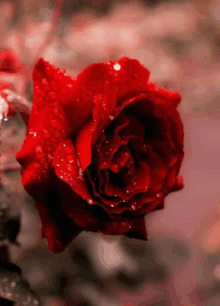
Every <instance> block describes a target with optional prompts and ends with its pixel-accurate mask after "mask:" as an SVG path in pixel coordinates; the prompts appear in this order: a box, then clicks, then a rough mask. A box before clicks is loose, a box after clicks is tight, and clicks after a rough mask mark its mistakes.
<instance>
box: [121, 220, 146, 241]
mask: <svg viewBox="0 0 220 306" xmlns="http://www.w3.org/2000/svg"><path fill="white" fill-rule="evenodd" d="M124 235H125V236H127V237H129V238H136V239H141V240H147V239H148V237H147V231H146V226H145V219H144V217H142V218H138V219H136V220H135V221H133V223H132V227H131V229H130V230H129V231H128V232H127V233H125V234H124Z"/></svg>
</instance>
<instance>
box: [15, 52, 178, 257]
mask: <svg viewBox="0 0 220 306" xmlns="http://www.w3.org/2000/svg"><path fill="white" fill-rule="evenodd" d="M148 79H149V71H148V70H147V69H146V68H145V67H143V66H142V65H141V64H140V63H139V62H138V61H137V60H133V59H128V58H122V59H120V60H119V61H118V62H112V61H107V62H104V63H98V64H92V65H90V66H89V67H87V68H86V69H85V70H84V71H83V72H82V73H80V74H79V75H78V77H77V78H76V79H73V78H71V77H70V76H68V75H67V74H66V73H65V71H63V70H62V69H58V68H56V67H54V66H52V65H51V64H49V63H48V62H46V61H44V60H43V59H40V60H39V61H38V63H37V64H36V66H35V68H34V72H33V80H34V101H33V107H32V112H31V115H30V119H29V123H28V129H27V135H26V139H25V141H24V144H23V147H22V149H21V151H20V152H19V153H18V154H17V156H16V158H17V160H18V162H19V163H20V164H21V166H22V183H23V185H24V188H25V189H26V190H27V192H28V193H29V194H30V195H31V196H32V197H33V198H34V200H35V202H36V205H37V208H38V210H39V215H40V218H41V222H42V237H44V238H47V240H48V245H49V248H50V250H52V251H53V252H57V253H59V252H62V251H63V250H64V249H65V248H66V247H67V246H68V245H69V243H70V242H71V241H72V239H74V238H75V237H76V236H77V235H78V234H79V233H80V232H81V231H83V230H87V231H93V232H101V233H103V234H105V235H119V234H124V235H126V236H128V237H131V238H138V239H144V240H146V239H147V233H146V229H145V220H144V216H145V215H146V214H147V213H150V212H151V211H153V210H156V209H162V208H163V207H164V198H165V196H166V195H167V194H168V193H170V192H172V191H175V190H179V189H181V188H182V187H183V183H182V179H181V177H178V173H179V170H180V166H181V163H182V159H183V124H182V121H181V118H180V116H179V113H178V111H177V109H176V108H177V105H178V104H179V102H180V99H181V98H180V95H179V94H178V93H176V92H173V91H168V90H165V89H159V88H157V87H156V86H155V85H154V84H152V83H149V81H148Z"/></svg>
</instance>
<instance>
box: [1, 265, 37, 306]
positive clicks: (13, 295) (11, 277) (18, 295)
mask: <svg viewBox="0 0 220 306" xmlns="http://www.w3.org/2000/svg"><path fill="white" fill-rule="evenodd" d="M5 275H7V276H5ZM0 297H2V298H4V299H6V300H9V301H12V302H14V303H15V305H17V306H39V305H40V302H39V300H38V299H37V298H36V296H34V295H33V293H32V291H31V289H30V287H29V285H28V283H27V282H26V281H24V280H23V279H22V278H21V276H20V275H18V274H17V273H11V272H8V273H7V271H6V270H5V269H4V270H2V271H1V273H0Z"/></svg>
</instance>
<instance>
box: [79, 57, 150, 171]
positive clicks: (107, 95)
mask: <svg viewBox="0 0 220 306" xmlns="http://www.w3.org/2000/svg"><path fill="white" fill-rule="evenodd" d="M149 75H150V73H149V71H148V70H147V69H146V68H144V67H143V66H142V65H141V64H140V63H139V62H138V61H137V60H131V59H129V58H126V57H124V58H122V59H121V60H120V61H119V62H118V63H115V62H111V61H108V62H105V63H101V64H92V65H90V66H89V67H88V68H86V69H85V70H84V71H83V72H82V73H80V74H79V75H78V77H77V79H76V84H77V85H76V90H77V92H79V93H81V96H79V98H78V99H79V100H82V101H83V103H84V101H85V103H86V105H87V104H89V101H91V100H92V99H93V98H92V97H93V96H95V100H93V101H94V104H95V107H94V109H93V117H92V118H91V120H93V122H94V123H93V124H92V122H91V123H90V124H89V128H88V129H87V130H85V129H86V128H84V131H83V132H81V133H83V135H86V134H87V135H88V138H87V141H86V144H85V143H84V141H83V136H82V135H81V133H80V135H79V136H78V140H77V149H76V150H77V152H83V151H84V150H85V152H88V154H87V155H86V156H80V158H79V160H80V164H81V166H82V170H84V169H85V168H86V167H87V166H88V165H89V164H90V161H91V145H92V143H93V142H95V141H96V140H97V138H98V136H99V135H100V133H101V131H102V130H103V129H104V128H105V127H106V125H107V124H109V122H111V120H112V119H113V117H112V116H111V114H112V113H113V110H114V108H115V105H116V102H117V100H120V97H123V95H124V94H125V93H126V92H127V91H128V86H129V91H130V92H140V91H145V90H147V83H148V79H149ZM91 95H92V96H91ZM102 99H103V100H102ZM116 99H117V100H116ZM100 106H101V108H100ZM97 113H98V116H97ZM96 117H98V118H99V119H100V118H101V119H102V120H101V121H100V120H99V122H97V120H96Z"/></svg>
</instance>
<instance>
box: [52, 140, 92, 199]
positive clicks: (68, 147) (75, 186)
mask: <svg viewBox="0 0 220 306" xmlns="http://www.w3.org/2000/svg"><path fill="white" fill-rule="evenodd" d="M53 166H54V168H55V172H56V175H57V177H59V178H60V179H61V180H62V181H64V182H66V183H67V184H68V185H69V186H70V187H71V188H72V190H73V191H74V192H76V193H77V194H78V195H80V196H81V197H82V198H83V199H85V200H87V201H89V200H91V195H90V193H89V190H88V188H87V186H86V181H85V178H84V176H83V173H82V170H81V168H80V165H79V162H78V157H77V155H76V152H75V149H74V146H73V144H72V142H71V140H69V139H68V140H65V141H62V142H61V143H60V144H59V146H58V147H57V148H56V151H55V153H54V158H53Z"/></svg>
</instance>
